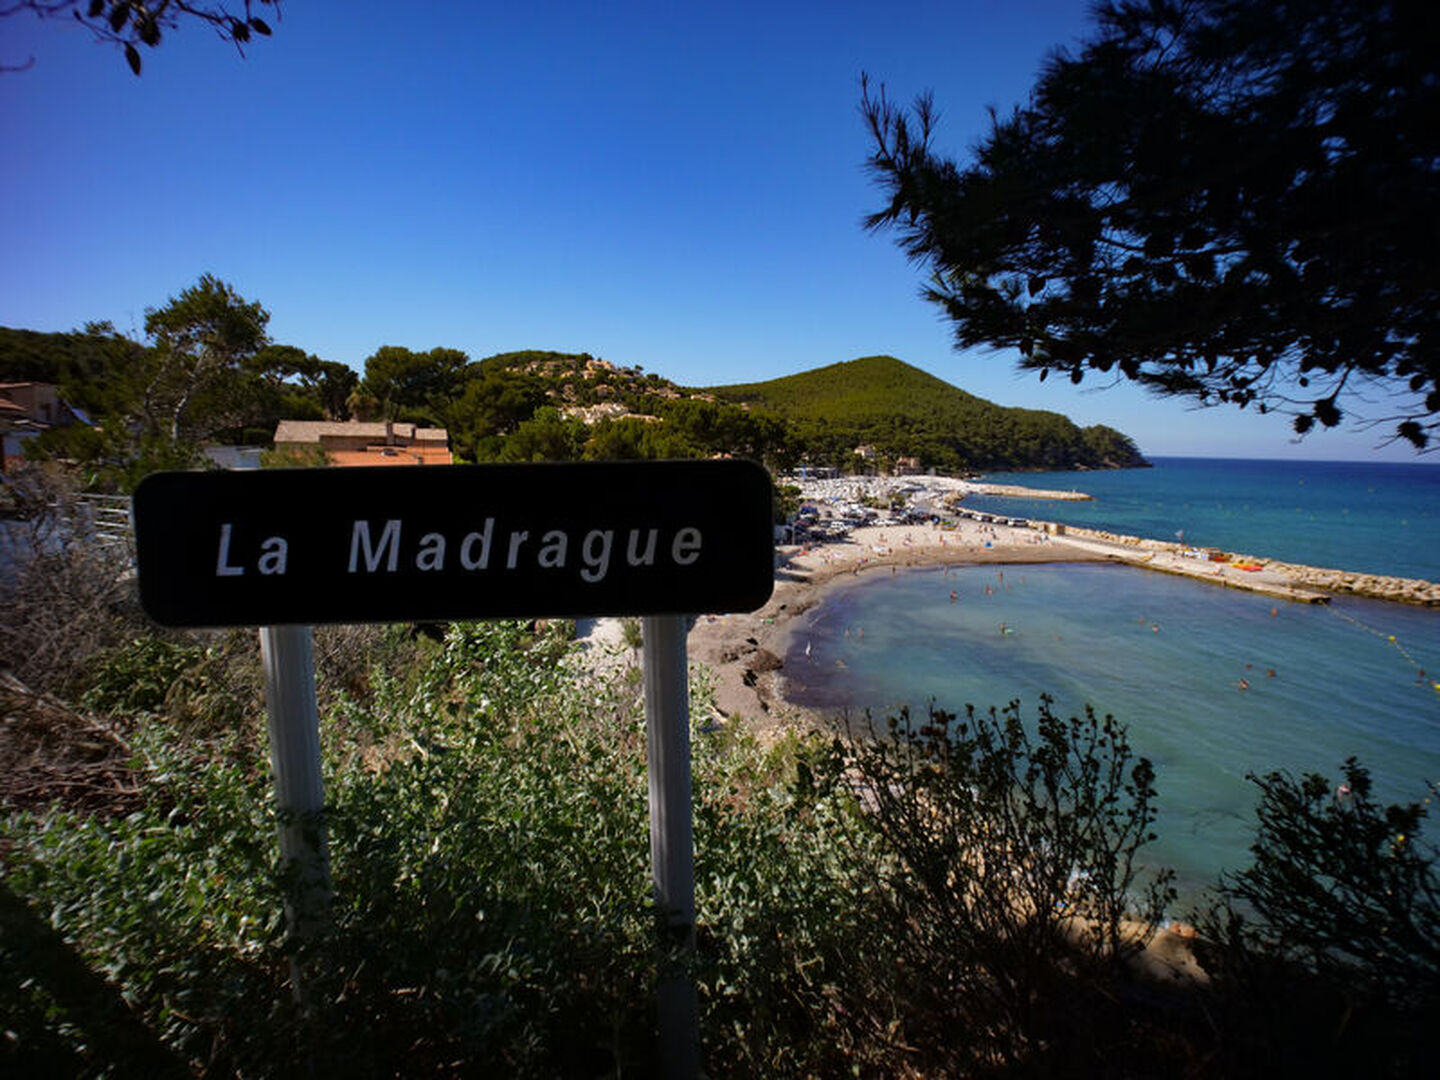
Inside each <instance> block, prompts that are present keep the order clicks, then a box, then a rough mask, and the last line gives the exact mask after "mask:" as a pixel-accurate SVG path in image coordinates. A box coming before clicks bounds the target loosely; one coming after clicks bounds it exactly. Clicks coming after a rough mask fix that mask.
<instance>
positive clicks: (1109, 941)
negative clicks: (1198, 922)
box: [827, 697, 1173, 1074]
mask: <svg viewBox="0 0 1440 1080" xmlns="http://www.w3.org/2000/svg"><path fill="white" fill-rule="evenodd" d="M1032 732H1033V733H1032ZM1154 778H1155V773H1154V769H1153V768H1152V767H1151V765H1150V763H1149V762H1148V761H1147V760H1145V759H1144V758H1139V759H1135V758H1134V757H1133V756H1132V753H1131V750H1130V746H1129V742H1128V740H1127V738H1126V735H1125V730H1124V728H1123V727H1122V726H1121V725H1120V724H1118V723H1116V722H1115V720H1114V719H1113V718H1111V717H1109V716H1107V717H1105V718H1104V719H1097V718H1096V716H1095V715H1094V713H1093V712H1091V711H1090V710H1089V709H1088V708H1087V709H1086V711H1085V715H1084V717H1083V718H1077V717H1071V718H1069V719H1068V720H1067V719H1062V718H1060V717H1058V716H1056V715H1055V714H1054V713H1053V712H1052V711H1051V708H1050V699H1049V698H1048V697H1042V698H1041V701H1040V707H1039V713H1038V718H1037V721H1036V723H1035V724H1034V726H1033V728H1031V727H1029V726H1027V725H1026V724H1025V723H1023V722H1022V719H1021V715H1020V706H1019V703H1018V702H1012V703H1011V704H1010V705H1009V706H1007V707H1006V708H1005V709H1004V710H1003V711H1001V712H999V713H997V712H996V711H995V710H993V709H992V710H990V711H989V713H979V712H977V711H976V710H974V709H973V708H971V709H969V710H968V711H967V713H966V715H965V716H964V717H963V718H957V717H956V716H955V715H953V714H950V713H945V712H942V711H939V710H935V709H931V710H930V712H929V714H928V716H927V717H926V718H925V719H924V721H923V722H920V723H916V722H914V721H913V720H912V719H911V717H910V715H909V713H908V712H902V713H901V714H900V715H899V716H898V717H894V718H892V719H890V721H889V722H888V730H887V731H885V732H882V733H880V734H879V735H878V736H876V737H872V738H858V739H849V740H843V741H842V740H837V741H836V742H835V743H834V747H833V751H832V754H831V759H830V763H829V768H828V770H827V782H828V783H829V784H831V785H841V786H844V787H846V788H848V789H849V790H851V791H853V792H854V798H855V800H856V803H857V806H858V808H859V810H858V812H857V813H856V814H854V815H852V816H851V817H850V818H848V819H846V820H848V822H849V823H850V825H851V828H852V829H853V830H854V831H855V832H856V833H857V834H858V836H859V838H860V842H861V846H860V847H859V849H858V851H859V854H860V856H861V858H860V862H859V865H858V866H857V872H859V873H863V872H867V871H868V872H871V873H875V874H876V875H877V877H878V879H879V885H880V887H881V890H882V891H881V894H880V895H881V898H882V900H883V906H882V908H881V910H882V913H883V917H884V923H883V924H882V925H880V926H877V927H875V928H874V930H873V931H872V933H871V935H870V939H871V941H872V942H873V945H874V948H873V949H872V950H871V952H870V954H869V956H868V957H862V958H861V959H863V960H868V962H869V963H871V964H872V965H874V968H873V971H872V973H871V974H870V976H869V982H870V983H871V984H872V986H873V989H872V990H871V994H872V999H871V1001H870V1002H869V1003H859V1004H857V1005H856V1006H855V1007H856V1008H861V1007H867V1008H868V1009H869V1010H870V1011H871V1014H872V1015H871V1023H872V1026H875V1027H880V1026H882V1025H883V1026H888V1027H891V1028H893V1029H894V1030H895V1032H896V1034H897V1035H903V1038H904V1041H905V1042H907V1043H909V1044H910V1045H912V1046H916V1047H922V1048H924V1049H923V1051H920V1052H918V1054H917V1060H916V1063H917V1064H919V1065H920V1066H921V1067H922V1069H925V1070H932V1069H939V1070H940V1071H942V1072H948V1071H956V1072H960V1073H966V1074H968V1073H971V1072H974V1071H976V1070H977V1069H990V1068H994V1067H995V1066H996V1065H999V1064H1002V1063H1003V1064H1006V1065H1008V1066H1013V1067H1020V1068H1032V1067H1035V1066H1036V1065H1037V1063H1039V1062H1050V1063H1059V1062H1064V1063H1066V1065H1065V1067H1066V1068H1068V1069H1072V1070H1074V1071H1076V1072H1077V1073H1081V1074H1084V1073H1087V1072H1088V1071H1093V1070H1098V1069H1101V1068H1105V1069H1110V1068H1115V1067H1119V1066H1120V1064H1121V1062H1122V1060H1124V1059H1125V1058H1126V1056H1127V1055H1130V1054H1133V1053H1139V1054H1141V1055H1143V1054H1144V1053H1145V1052H1146V1051H1147V1047H1146V1046H1145V1045H1144V1040H1143V1039H1139V1040H1137V1039H1136V1038H1135V1035H1134V1033H1133V1032H1127V1031H1124V1030H1123V1027H1124V1026H1125V1025H1126V1024H1127V1023H1128V1021H1125V1020H1121V1021H1120V1023H1119V1025H1118V1026H1119V1027H1120V1028H1121V1029H1122V1030H1117V1023H1116V1020H1117V1015H1116V1010H1115V1009H1114V1007H1113V1002H1114V996H1115V994H1116V993H1118V992H1119V988H1120V987H1123V986H1124V985H1125V984H1126V983H1127V982H1129V981H1130V980H1129V975H1128V971H1129V965H1128V961H1129V960H1130V958H1131V957H1132V956H1133V955H1134V953H1135V952H1136V951H1138V950H1139V949H1140V948H1142V947H1143V946H1144V944H1145V943H1146V942H1147V941H1148V939H1149V937H1150V935H1151V933H1152V932H1153V930H1154V927H1155V925H1156V923H1157V922H1158V920H1159V919H1160V918H1161V917H1162V915H1163V912H1164V909H1165V905H1166V904H1167V903H1168V902H1169V901H1170V900H1171V899H1172V898H1173V892H1172V890H1171V888H1170V878H1171V875H1170V873H1169V872H1168V871H1161V872H1158V873H1155V874H1153V875H1151V876H1149V878H1148V880H1146V881H1143V882H1142V875H1141V874H1140V865H1139V861H1138V856H1139V854H1140V851H1141V849H1142V848H1143V847H1144V846H1145V844H1147V843H1148V842H1149V841H1151V840H1153V839H1154V834H1153V833H1152V832H1151V831H1150V826H1151V824H1152V822H1153V821H1154V817H1155V804H1154V799H1155V789H1154ZM877 849H878V852H879V855H878V858H877V857H876V856H875V855H874V852H876V851H877Z"/></svg>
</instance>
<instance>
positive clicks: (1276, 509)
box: [965, 458, 1440, 581]
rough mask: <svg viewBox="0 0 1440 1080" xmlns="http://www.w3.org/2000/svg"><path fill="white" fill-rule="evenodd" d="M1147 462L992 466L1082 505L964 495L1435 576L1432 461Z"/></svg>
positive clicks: (991, 505)
mask: <svg viewBox="0 0 1440 1080" xmlns="http://www.w3.org/2000/svg"><path fill="white" fill-rule="evenodd" d="M1154 466H1155V467H1154V468H1152V469H1114V470H1109V471H1106V472H1090V473H1074V472H1062V473H1003V474H1002V473H995V474H992V475H989V476H987V477H986V479H988V480H993V481H995V482H997V483H1006V484H1023V485H1025V486H1027V487H1035V488H1053V489H1057V490H1062V491H1068V490H1071V489H1074V490H1077V491H1083V492H1085V493H1086V494H1088V495H1092V496H1094V499H1093V500H1092V501H1089V502H1056V501H1052V500H1048V499H1004V498H994V497H980V496H975V497H972V498H969V499H966V500H965V505H966V506H971V507H974V508H975V509H977V510H990V511H1000V512H1005V513H1009V514H1013V515H1016V516H1018V517H1033V518H1040V519H1042V520H1046V521H1063V522H1065V523H1067V524H1074V525H1084V526H1087V527H1089V528H1094V529H1109V530H1111V531H1113V532H1121V533H1127V534H1129V535H1131V536H1148V537H1152V538H1155V539H1159V540H1174V539H1175V538H1176V534H1177V533H1179V532H1182V531H1183V533H1184V538H1185V540H1186V541H1187V542H1189V543H1193V544H1196V545H1198V546H1200V547H1219V548H1225V549H1227V550H1230V551H1240V552H1244V553H1245V554H1247V555H1259V556H1268V557H1269V558H1273V559H1282V560H1285V561H1287V562H1299V563H1308V564H1309V565H1311V566H1328V567H1337V568H1340V569H1344V570H1358V571H1365V572H1367V573H1372V574H1393V575H1396V576H1398V577H1412V578H1423V579H1425V580H1426V581H1433V580H1436V579H1440V544H1437V542H1436V540H1437V534H1440V464H1426V465H1420V464H1386V463H1378V464H1377V463H1369V462H1343V461H1246V460H1227V459H1216V458H1155V459H1154Z"/></svg>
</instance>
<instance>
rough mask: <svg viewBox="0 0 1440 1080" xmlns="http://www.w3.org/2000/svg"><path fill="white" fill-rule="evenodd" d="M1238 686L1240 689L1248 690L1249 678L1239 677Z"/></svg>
mask: <svg viewBox="0 0 1440 1080" xmlns="http://www.w3.org/2000/svg"><path fill="white" fill-rule="evenodd" d="M1239 686H1240V689H1241V690H1249V689H1250V680H1249V679H1241V680H1240V683H1239Z"/></svg>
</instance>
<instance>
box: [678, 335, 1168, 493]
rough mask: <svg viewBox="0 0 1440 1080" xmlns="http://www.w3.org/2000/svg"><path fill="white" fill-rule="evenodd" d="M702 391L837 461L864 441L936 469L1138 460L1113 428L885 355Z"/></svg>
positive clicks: (884, 453) (817, 456) (1109, 464)
mask: <svg viewBox="0 0 1440 1080" xmlns="http://www.w3.org/2000/svg"><path fill="white" fill-rule="evenodd" d="M706 392H707V393H709V394H711V395H713V396H714V397H715V398H716V399H717V400H719V401H722V402H727V403H730V404H736V405H745V406H748V407H749V408H751V409H752V410H755V411H758V412H763V413H770V414H774V415H775V416H777V417H779V418H781V419H783V420H785V421H786V422H788V424H789V425H790V426H791V427H792V428H793V429H794V430H796V432H797V433H798V434H799V435H800V437H801V439H802V440H803V442H804V443H805V444H806V448H807V450H808V453H809V456H810V457H811V459H812V460H825V459H830V460H838V459H842V458H844V457H846V456H848V455H850V454H851V453H853V451H854V450H855V448H856V447H858V446H871V447H873V448H874V449H875V451H876V452H877V454H879V455H880V456H881V457H882V458H889V459H891V460H893V459H895V458H899V457H915V458H919V459H920V463H921V464H922V465H923V466H932V465H933V466H938V467H940V468H944V469H998V468H1004V469H1073V468H1092V469H1095V468H1126V467H1132V466H1139V465H1144V464H1146V462H1145V459H1144V458H1143V457H1141V455H1140V451H1139V450H1138V449H1137V448H1136V446H1135V444H1134V442H1133V441H1132V440H1131V439H1130V438H1129V437H1128V436H1126V435H1123V434H1121V433H1120V432H1118V431H1116V430H1114V429H1113V428H1108V427H1104V426H1101V425H1096V426H1094V427H1088V428H1080V427H1077V426H1076V425H1075V424H1074V423H1073V422H1072V421H1070V420H1069V419H1068V418H1066V417H1064V416H1062V415H1060V414H1059V413H1054V412H1044V411H1041V410H1037V409H1016V408H1006V407H1004V406H1000V405H996V404H994V403H992V402H989V401H985V400H984V399H983V398H978V397H976V396H975V395H973V394H967V393H966V392H965V391H964V390H961V389H959V388H958V387H955V386H951V385H950V384H949V383H947V382H945V381H944V380H942V379H937V378H936V377H935V376H933V375H930V374H927V373H926V372H924V371H921V370H920V369H919V368H915V367H911V366H910V365H909V364H906V363H904V362H903V361H901V360H897V359H895V358H894V357H893V356H866V357H862V358H860V359H859V360H851V361H847V362H844V363H839V364H831V365H829V366H828V367H823V368H816V369H815V370H814V371H805V372H801V373H800V374H798V375H789V376H786V377H785V378H783V379H771V380H770V381H768V382H761V383H743V384H739V385H734V386H716V387H710V388H707V390H706Z"/></svg>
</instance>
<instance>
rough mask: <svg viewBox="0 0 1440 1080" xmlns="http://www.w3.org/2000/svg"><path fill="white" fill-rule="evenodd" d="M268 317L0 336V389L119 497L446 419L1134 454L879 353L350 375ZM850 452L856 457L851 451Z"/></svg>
mask: <svg viewBox="0 0 1440 1080" xmlns="http://www.w3.org/2000/svg"><path fill="white" fill-rule="evenodd" d="M269 318H270V315H269V312H268V311H266V310H265V308H263V307H262V306H261V305H260V304H259V303H258V302H253V301H250V300H247V299H245V298H244V297H242V296H240V295H239V294H238V293H236V292H235V290H234V289H233V288H232V287H231V286H230V285H228V284H227V283H225V282H224V281H221V280H219V279H218V278H215V277H213V276H212V275H208V274H207V275H203V276H202V277H201V278H200V279H199V280H198V281H197V282H196V283H195V284H194V285H192V286H191V287H189V288H187V289H185V290H182V291H181V292H180V293H178V294H177V295H176V296H174V297H171V298H170V299H169V301H168V302H167V303H166V304H165V305H164V306H162V307H160V308H151V309H147V311H146V315H145V338H146V340H144V341H139V340H135V339H134V338H132V337H129V336H127V335H125V334H121V333H119V332H118V331H116V329H115V328H114V327H113V326H112V325H111V324H109V323H89V324H87V325H86V326H85V327H84V328H83V329H80V330H76V331H73V332H70V333H39V332H35V331H31V330H20V329H7V328H3V327H0V381H20V380H35V381H41V382H52V383H55V384H57V385H58V386H59V388H60V393H61V395H62V397H64V399H65V400H66V401H67V402H69V403H70V404H71V405H73V406H76V407H78V408H80V409H81V410H83V411H84V413H85V414H86V416H87V417H88V418H89V419H90V420H92V421H93V426H86V425H77V426H75V427H71V428H60V429H55V430H52V431H48V432H46V433H44V434H43V435H41V436H40V437H39V438H37V439H34V440H32V441H31V442H30V443H28V444H27V446H26V451H25V453H26V455H27V456H29V457H33V458H42V457H47V456H48V457H54V458H60V459H64V460H67V461H71V462H75V463H78V464H79V465H81V466H83V467H84V469H85V472H86V474H87V476H89V478H90V479H89V480H88V481H87V483H88V484H89V485H90V486H94V487H97V488H100V489H121V490H128V488H129V487H130V486H131V485H133V484H134V483H135V482H136V481H138V479H139V478H140V477H141V476H143V475H144V474H145V473H146V472H148V471H151V470H153V469H156V468H178V467H185V466H188V465H190V464H192V463H194V462H196V461H197V460H198V456H197V455H198V449H199V447H201V446H204V445H213V444H217V443H220V444H223V443H234V442H244V443H249V444H263V443H265V442H266V441H268V440H269V438H270V437H271V436H272V434H273V432H274V430H275V426H276V424H277V423H278V422H279V421H281V420H320V419H329V420H345V419H350V418H354V419H359V420H380V419H392V420H398V421H407V422H412V423H417V424H423V425H427V426H435V427H444V428H446V429H447V431H448V432H449V436H450V446H451V449H452V451H453V452H454V454H455V458H456V460H457V461H462V462H463V461H472V462H479V461H516V462H524V461H582V460H591V461H593V460H624V459H640V458H650V459H655V458H693V457H712V456H717V455H733V456H738V457H747V458H751V459H753V460H756V461H759V462H762V463H764V464H765V465H766V466H767V467H768V468H770V469H771V470H772V471H775V472H782V471H785V470H787V469H790V468H792V467H794V466H796V465H799V464H811V465H827V466H838V467H840V468H842V469H847V470H860V469H876V468H879V469H882V470H884V469H890V468H893V467H895V466H897V465H899V464H901V463H902V460H905V459H908V460H905V463H908V464H911V465H918V466H920V467H921V468H938V469H940V470H944V471H961V470H976V469H995V468H1003V469H1066V468H1108V467H1121V466H1131V465H1143V464H1144V460H1143V459H1142V458H1141V457H1140V454H1139V451H1138V450H1137V449H1136V447H1135V445H1134V443H1133V442H1131V440H1130V439H1128V438H1127V437H1126V436H1124V435H1122V434H1121V433H1119V432H1117V431H1114V430H1112V429H1110V428H1105V427H1093V428H1087V429H1083V430H1082V429H1081V428H1078V427H1076V426H1075V424H1073V423H1071V421H1070V420H1068V419H1066V418H1065V417H1064V416H1061V415H1059V414H1058V413H1050V412H1036V411H1033V410H1027V409H1008V408H1002V407H1000V406H997V405H994V404H992V403H990V402H987V401H984V400H982V399H980V398H977V397H975V396H973V395H971V394H967V393H966V392H965V391H963V390H960V389H958V388H956V387H954V386H951V385H950V384H948V383H946V382H943V381H942V380H940V379H937V378H935V377H934V376H932V375H928V374H926V373H925V372H923V371H920V370H918V369H917V368H913V367H911V366H909V365H908V364H905V363H902V362H901V361H899V360H896V359H894V358H893V357H887V356H875V357H866V358H863V359H860V360H854V361H850V362H847V363H840V364H832V365H830V366H829V367H825V368H819V369H817V370H815V371H809V372H804V373H802V374H799V375H791V376H788V377H786V378H782V379H775V380H772V381H770V382H765V383H755V384H749V385H744V386H725V387H717V388H714V389H703V388H685V387H681V386H679V385H677V384H675V383H674V382H672V381H670V380H669V379H666V378H664V377H662V376H661V375H659V374H658V373H656V372H645V371H644V370H643V369H642V368H641V367H639V366H638V365H637V366H634V367H626V366H624V365H619V364H615V363H612V362H610V361H607V360H604V359H602V358H600V357H596V356H592V355H590V354H589V353H558V352H547V351H542V350H524V351H520V352H508V353H499V354H496V355H494V356H490V357H486V358H485V359H482V360H472V359H471V358H470V356H469V355H468V354H467V353H465V352H463V351H462V350H460V349H455V348H448V347H443V346H437V347H434V348H430V349H427V350H424V351H420V350H414V349H410V348H407V347H404V346H399V345H381V346H380V347H378V348H377V349H376V350H375V352H374V353H372V354H371V355H370V356H368V357H366V358H365V361H364V371H363V374H361V373H359V372H356V371H355V370H354V369H353V368H352V367H350V366H349V365H348V364H345V363H341V362H339V361H337V360H329V359H322V358H321V357H318V356H315V355H313V354H310V353H307V352H305V351H304V350H303V349H300V348H297V347H295V346H293V345H289V344H282V343H277V342H275V341H274V340H273V339H271V337H270V336H269V334H268V333H267V325H268V322H269ZM862 448H864V452H863V453H862V452H860V451H861V449H862Z"/></svg>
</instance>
